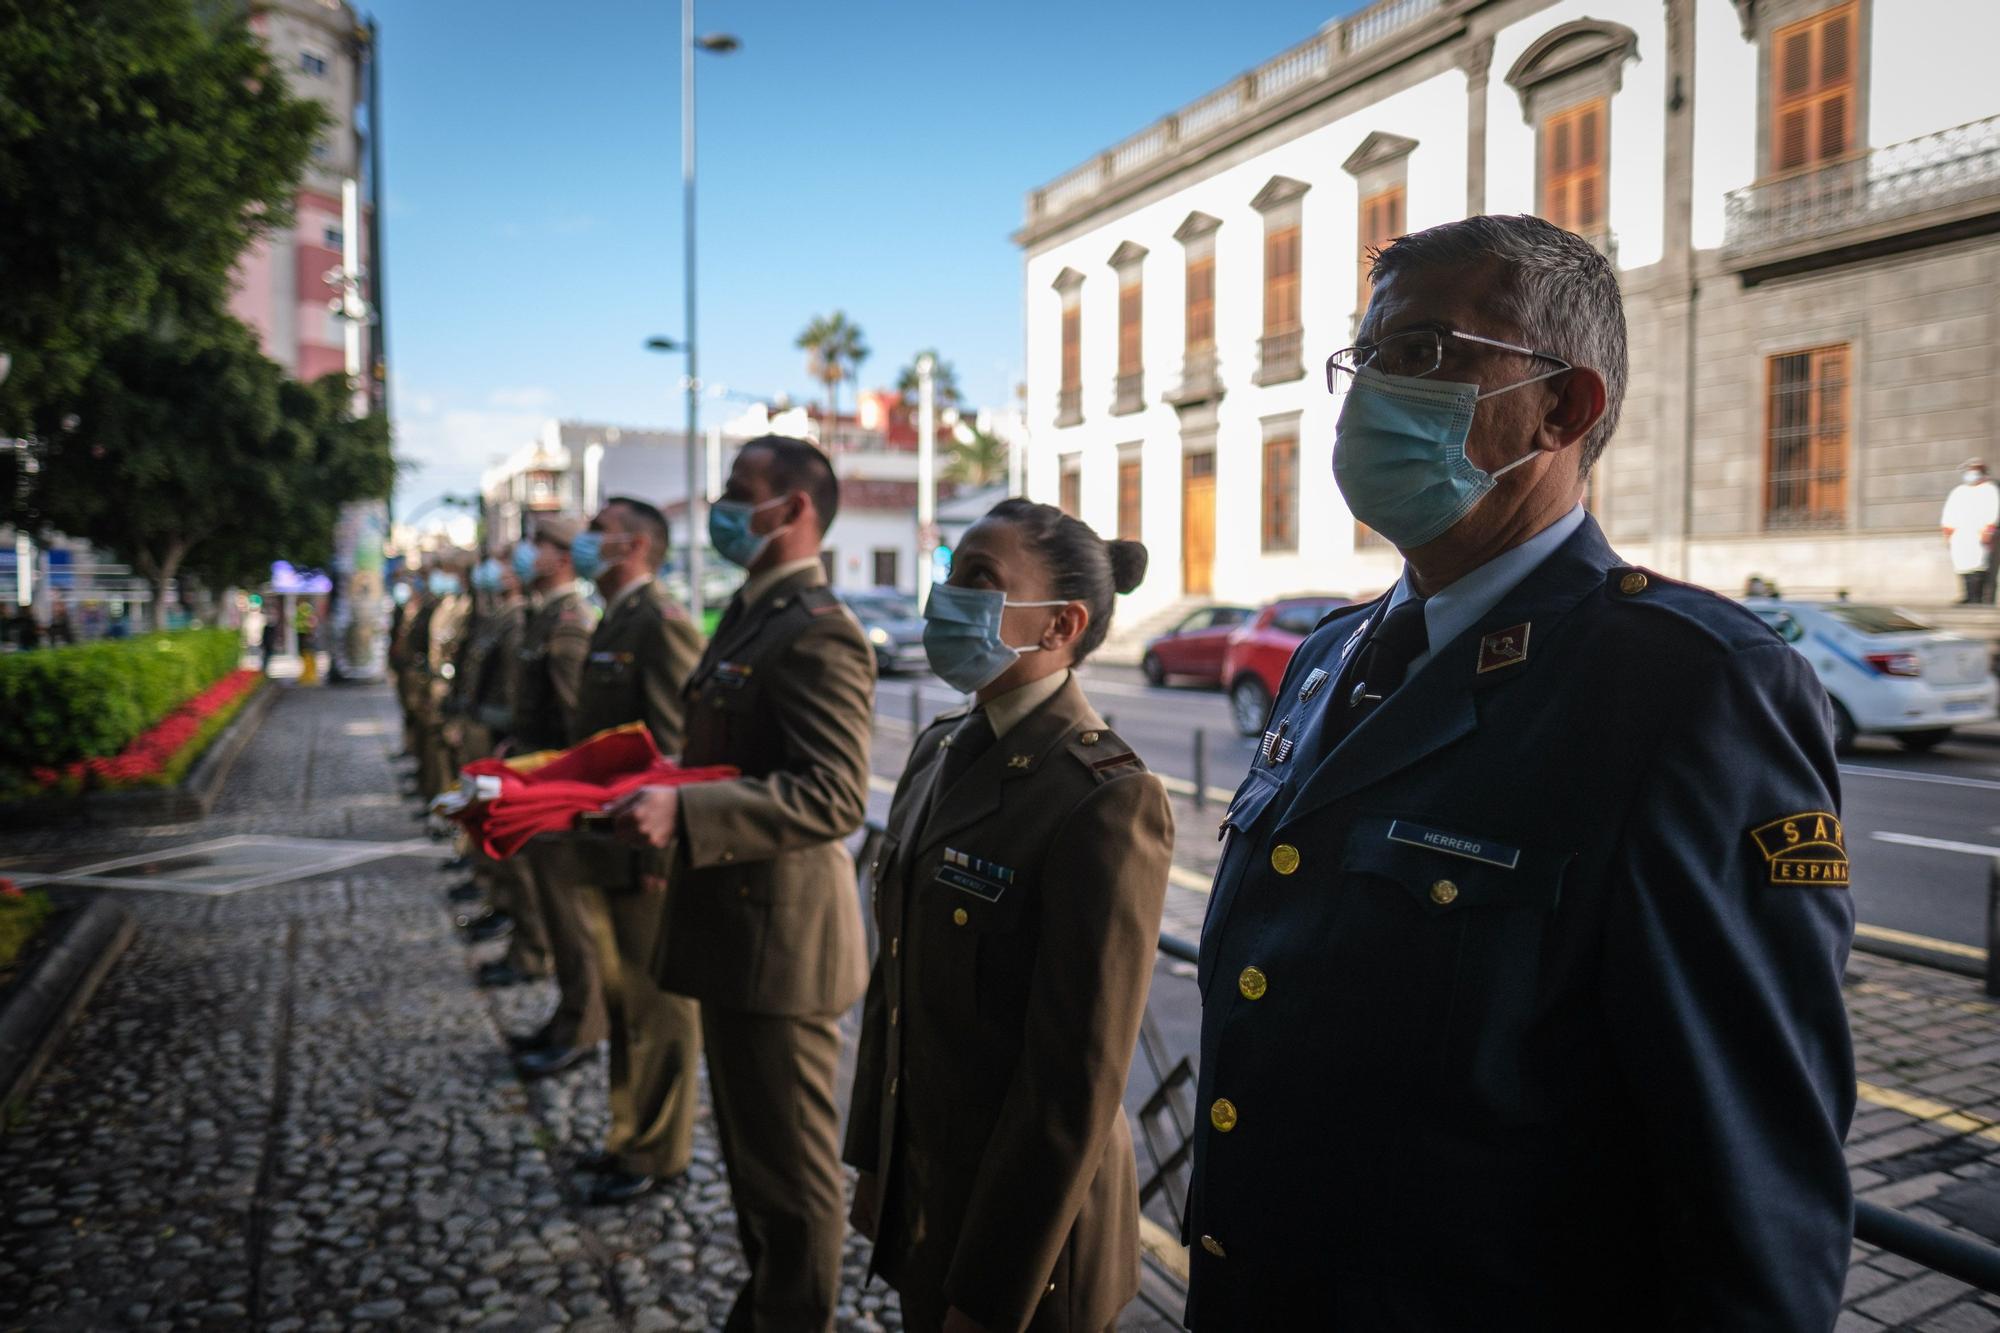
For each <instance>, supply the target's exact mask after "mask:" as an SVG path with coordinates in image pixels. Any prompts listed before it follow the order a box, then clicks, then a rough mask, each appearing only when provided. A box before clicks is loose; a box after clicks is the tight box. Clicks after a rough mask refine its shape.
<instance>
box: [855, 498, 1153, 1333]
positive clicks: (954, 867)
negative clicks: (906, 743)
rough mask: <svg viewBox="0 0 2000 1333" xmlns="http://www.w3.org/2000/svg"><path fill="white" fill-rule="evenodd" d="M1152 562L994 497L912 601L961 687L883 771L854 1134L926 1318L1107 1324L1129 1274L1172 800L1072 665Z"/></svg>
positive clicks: (864, 1176) (889, 1237)
mask: <svg viewBox="0 0 2000 1333" xmlns="http://www.w3.org/2000/svg"><path fill="white" fill-rule="evenodd" d="M1145 569H1146V548H1145V547H1143V546H1141V545H1140V544H1139V543H1137V542H1128V541H1116V542H1105V541H1104V540H1102V539H1101V538H1099V537H1098V536H1097V534H1096V533H1094V532H1092V531H1091V530H1090V528H1089V527H1087V526H1085V525H1084V524H1083V523H1080V522H1078V521H1077V520H1076V519H1073V518H1070V517H1068V516H1067V515H1065V514H1064V513H1063V512H1062V511H1061V510H1059V509H1056V508H1053V507H1052V506H1049V505H1043V504H1031V503H1029V502H1027V501H1025V500H1007V501H1004V502H1002V503H1001V504H999V505H998V506H996V507H995V508H994V509H993V510H992V512H990V513H989V514H987V515H986V517H985V518H983V519H981V520H980V521H979V522H978V523H976V524H974V525H973V527H972V529H971V530H970V531H969V532H967V533H966V535H965V538H964V540H963V541H962V542H961V543H960V544H959V547H958V551H957V554H956V555H955V556H954V558H953V562H952V571H951V581H950V582H949V583H944V584H939V585H937V586H936V587H934V588H933V589H932V590H931V596H930V601H929V603H928V605H927V606H926V608H925V612H924V615H925V620H926V625H925V629H924V647H925V649H926V651H927V653H928V655H929V657H930V662H931V667H932V669H933V670H934V671H935V672H936V673H937V674H938V676H939V677H941V678H942V679H943V680H944V681H945V683H946V684H948V685H951V686H952V687H953V688H955V689H959V690H963V691H965V692H966V693H968V694H972V695H974V696H975V698H976V706H975V707H973V708H972V709H970V710H969V711H961V712H953V713H946V714H945V715H943V716H942V717H940V718H938V719H937V720H936V721H935V722H933V723H932V724H931V726H930V727H929V729H927V730H926V731H924V732H923V734H922V735H920V736H919V737H918V738H917V743H916V747H915V749H914V750H913V751H912V752H911V755H910V762H909V767H908V768H907V769H906V770H905V771H904V773H903V778H902V781H901V782H899V783H898V784H897V786H896V798H895V803H894V805H893V807H892V808H891V810H890V814H889V826H888V831H887V835H886V836H885V838H884V839H883V842H882V851H881V855H880V857H879V858H878V859H877V861H876V863H875V871H874V882H875V918H876V925H877V931H878V936H879V939H880V947H879V949H878V951H877V955H876V959H875V971H874V975H873V977H872V978H871V979H870V982H869V986H868V1000H867V1006H866V1010H865V1014H864V1017H863V1021H862V1033H861V1050H860V1056H859V1060H858V1063H857V1068H856V1072H855V1080H854V1101H853V1111H852V1114H851V1116H850V1118H849V1121H848V1134H847V1149H846V1154H845V1156H846V1158H847V1160H848V1161H849V1162H850V1163H852V1164H853V1165H854V1166H856V1167H858V1168H859V1169H860V1172H861V1179H860V1183H859V1186H858V1188H857V1190H856V1196H855V1205H854V1224H855V1226H856V1227H857V1228H858V1229H859V1230H860V1231H861V1232H862V1233H863V1234H864V1235H866V1236H868V1237H869V1238H870V1239H872V1240H873V1241H874V1242H875V1253H874V1267H875V1269H876V1270H878V1271H880V1272H881V1273H882V1274H883V1276H884V1277H886V1278H887V1279H888V1281H889V1282H890V1284H891V1285H892V1286H894V1287H895V1288H896V1290H897V1291H898V1292H899V1293H900V1294H901V1296H902V1304H903V1318H904V1322H905V1324H906V1325H907V1326H908V1327H909V1328H910V1329H912V1330H918V1331H921V1333H931V1331H933V1330H940V1329H942V1330H946V1331H947V1333H964V1331H967V1330H990V1333H1017V1331H1018V1330H1022V1329H1031V1328H1032V1329H1036V1330H1072V1329H1074V1330H1082V1331H1085V1333H1100V1330H1103V1329H1108V1328H1110V1327H1111V1325H1112V1324H1113V1323H1114V1322H1115V1321H1116V1319H1117V1317H1118V1312H1119V1311H1120V1310H1121V1309H1122V1308H1123V1307H1124V1306H1125V1304H1126V1303H1127V1302H1128V1301H1130V1300H1131V1299H1132V1297H1133V1295H1134V1294H1135V1293H1136V1292H1137V1290H1138V1286H1139V1250H1138V1188H1137V1170H1136V1167H1135V1165H1134V1162H1133V1158H1132V1137H1131V1130H1130V1129H1129V1127H1128V1126H1127V1125H1126V1122H1125V1116H1124V1112H1123V1110H1122V1108H1121V1105H1120V1099H1121V1098H1122V1096H1123V1094H1124V1090H1125V1074H1126V1069H1127V1067H1128V1066H1129V1065H1130V1063H1131V1060H1132V1046H1133V1042H1134V1041H1135V1040H1136V1038H1137V1036H1138V1031H1139V1021H1140V1017H1141V1015H1142V1013H1143V1012H1144V1009H1145V1004H1146V992H1147V987H1148V984H1149V982H1150V980H1151V977H1152V972H1153V958H1154V950H1155V948H1156V947H1157V943H1158V939H1159V927H1160V908H1161V904H1162V901H1163V899H1164V898H1165V895H1166V880H1167V866H1168V863H1169V861H1170V859H1171V854H1172V850H1173V841H1174V825H1173V815H1172V813H1171V811H1170V810H1169V809H1168V807H1167V798H1166V791H1165V789H1164V788H1163V787H1162V786H1161V785H1160V780H1159V779H1158V778H1156V777H1154V776H1153V775H1152V774H1150V773H1148V772H1147V771H1146V768H1145V765H1143V764H1141V763H1140V762H1139V759H1138V756H1136V755H1134V754H1133V753H1132V751H1131V749H1130V748H1129V747H1128V746H1126V745H1125V743H1124V742H1122V741H1120V740H1119V739H1118V738H1117V737H1116V736H1114V735H1113V734H1112V733H1111V731H1110V730H1109V729H1108V728H1107V727H1106V726H1105V725H1104V720H1103V719H1102V718H1100V717H1099V716H1098V715H1097V713H1096V711H1095V710H1094V709H1092V708H1091V706H1090V703H1089V701H1088V700H1086V699H1085V698H1084V695H1083V690H1082V689H1081V688H1080V687H1079V685H1078V684H1077V681H1076V678H1075V676H1074V674H1073V670H1072V669H1073V668H1074V667H1076V666H1077V665H1079V664H1080V663H1082V661H1083V660H1084V659H1085V658H1086V657H1088V656H1089V655H1090V653H1091V650H1093V649H1094V648H1096V647H1097V645H1098V644H1100V643H1102V642H1103V641H1104V633H1105V630H1106V629H1107V628H1108V627H1109V625H1110V622H1111V610H1112V600H1113V594H1114V593H1123V592H1129V591H1131V590H1132V589H1133V588H1134V587H1136V586H1137V585H1138V582H1139V579H1140V577H1141V576H1142V575H1143V574H1144V573H1145Z"/></svg>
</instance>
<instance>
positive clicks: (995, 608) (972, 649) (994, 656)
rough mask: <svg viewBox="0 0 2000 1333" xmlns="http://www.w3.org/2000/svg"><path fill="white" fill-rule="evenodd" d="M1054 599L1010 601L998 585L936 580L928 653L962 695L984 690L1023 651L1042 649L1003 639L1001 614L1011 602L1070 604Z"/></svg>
mask: <svg viewBox="0 0 2000 1333" xmlns="http://www.w3.org/2000/svg"><path fill="white" fill-rule="evenodd" d="M1067 605H1069V603H1068V602H1067V601H1064V600H1060V599H1059V600H1056V601H1052V602H1010V601H1008V600H1007V594H1006V593H1004V592H1001V591H1000V590H999V589H997V588H960V587H955V586H953V585H952V584H949V583H936V584H932V585H931V595H930V600H928V601H926V602H925V603H924V656H926V657H928V658H929V659H930V663H931V670H932V671H934V672H936V673H937V678H938V679H939V680H941V681H943V682H944V683H945V684H947V685H949V686H951V687H952V688H953V689H954V690H957V691H959V692H960V693H961V694H971V693H973V692H974V691H976V690H980V689H984V688H985V687H986V686H988V685H991V684H992V683H993V682H994V681H996V680H998V679H1000V676H1001V675H1002V673H1004V672H1005V671H1006V670H1007V668H1008V667H1010V666H1013V665H1014V663H1015V662H1017V661H1019V660H1020V657H1021V654H1022V653H1038V652H1040V651H1041V650H1042V646H1041V645H1040V644H1038V643H1035V644H1029V645H1028V646H1026V647H1023V648H1015V647H1011V646H1009V645H1008V644H1006V643H1003V642H1002V641H1001V639H1000V619H1001V617H1002V616H1003V615H1005V614H1006V611H1007V608H1008V607H1010V606H1067Z"/></svg>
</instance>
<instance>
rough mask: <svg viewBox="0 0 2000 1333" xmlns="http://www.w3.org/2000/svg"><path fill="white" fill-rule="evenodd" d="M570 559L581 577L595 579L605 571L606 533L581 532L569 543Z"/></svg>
mask: <svg viewBox="0 0 2000 1333" xmlns="http://www.w3.org/2000/svg"><path fill="white" fill-rule="evenodd" d="M569 561H570V563H571V564H572V565H575V566H576V576H577V577H578V578H580V579H594V578H596V577H597V576H598V575H599V574H601V573H603V572H604V534H603V533H601V532H587V531H586V532H579V533H577V534H576V540H574V541H572V542H571V543H570V544H569Z"/></svg>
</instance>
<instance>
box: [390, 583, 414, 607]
mask: <svg viewBox="0 0 2000 1333" xmlns="http://www.w3.org/2000/svg"><path fill="white" fill-rule="evenodd" d="M389 595H390V596H391V597H393V598H395V599H396V605H397V606H406V605H408V604H409V601H410V585H409V584H407V583H398V584H397V585H396V588H395V591H393V592H391V593H390V594H389Z"/></svg>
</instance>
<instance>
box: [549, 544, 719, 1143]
mask: <svg viewBox="0 0 2000 1333" xmlns="http://www.w3.org/2000/svg"><path fill="white" fill-rule="evenodd" d="M700 655H701V634H700V631H698V630H696V629H695V627H694V625H693V624H692V623H691V622H690V621H689V620H688V618H687V616H686V615H685V614H684V613H683V612H682V611H681V609H680V608H679V607H678V606H676V605H675V604H674V603H673V602H671V601H670V600H668V598H667V596H666V594H665V593H664V592H662V591H661V589H660V586H659V584H658V583H656V582H653V581H651V580H648V581H647V583H646V584H645V585H644V586H643V587H640V588H639V589H637V590H635V591H632V592H630V593H628V594H626V596H624V597H623V598H621V599H619V600H618V603H617V605H616V606H614V607H612V608H611V609H610V610H608V611H607V612H606V613H605V616H604V619H603V621H602V622H601V623H599V625H598V626H597V631H596V632H595V633H594V634H592V635H591V636H590V651H589V655H588V656H587V657H586V658H585V660H584V667H583V689H582V693H581V695H580V696H579V701H578V707H577V721H576V731H575V734H574V735H573V736H572V737H571V741H572V743H574V742H575V741H580V740H583V739H584V738H585V737H588V736H593V735H595V734H596V733H598V732H600V731H603V730H605V729H606V728H608V727H617V726H623V725H625V724H627V723H631V722H643V723H645V725H646V729H647V730H648V731H650V732H651V733H652V734H653V742H654V744H656V745H658V746H659V747H660V752H661V753H662V754H677V753H679V752H680V748H681V728H682V717H683V712H684V705H683V702H682V699H681V687H682V685H683V684H685V683H686V681H687V678H688V673H689V672H690V671H692V670H693V669H694V664H695V661H696V659H697V658H699V657H700ZM570 847H571V851H572V861H571V866H570V870H571V874H572V878H571V879H570V880H569V882H567V883H566V884H564V885H563V886H562V888H563V889H564V890H567V891H568V893H569V894H570V896H572V897H573V898H575V899H577V900H578V901H579V903H580V906H581V911H582V913H583V916H584V918H585V920H586V921H587V922H588V924H589V928H590V931H591V934H592V936H593V938H594V939H595V940H596V943H597V966H598V971H599V973H600V975H601V976H602V977H603V982H604V1008H605V1016H606V1018H607V1019H608V1020H609V1026H610V1034H609V1035H610V1052H611V1087H610V1100H611V1133H610V1135H609V1136H608V1137H607V1138H606V1140H605V1144H604V1148H605V1151H606V1152H608V1153H611V1154H613V1155H614V1156H616V1157H617V1159H618V1163H619V1165H620V1166H622V1167H624V1168H625V1169H626V1170H628V1171H636V1172H639V1173H641V1174H643V1175H655V1176H672V1175H678V1174H680V1173H681V1172H682V1171H685V1170H686V1169H687V1166H688V1162H689V1160H690V1159H691V1158H692V1156H693V1153H694V1116H695V1108H696V1102H697V1094H698V1090H697V1087H696V1083H697V1078H696V1072H695V1065H696V1062H697V1061H698V1060H700V1059H701V1023H700V1018H699V1016H698V1014H697V1012H696V1010H695V1006H694V1004H693V1002H692V1001H690V1000H688V999H687V998H686V997H684V996H680V995H675V994H672V993H671V992H668V991H665V990H662V989H661V988H660V986H659V984H658V983H657V982H655V981H654V980H653V975H652V970H651V966H650V965H651V963H652V958H653V950H654V948H655V947H656V946H657V944H658V942H659V934H660V917H661V913H662V910H663V908H664V906H665V900H664V898H663V897H662V895H661V894H660V893H659V892H657V891H649V890H647V889H644V888H643V887H642V885H641V876H640V863H639V862H640V857H639V853H637V852H635V851H633V850H631V849H630V848H627V847H625V846H623V845H621V844H618V843H614V842H612V841H611V840H610V839H608V838H602V837H594V836H593V837H580V838H576V839H573V840H570Z"/></svg>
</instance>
